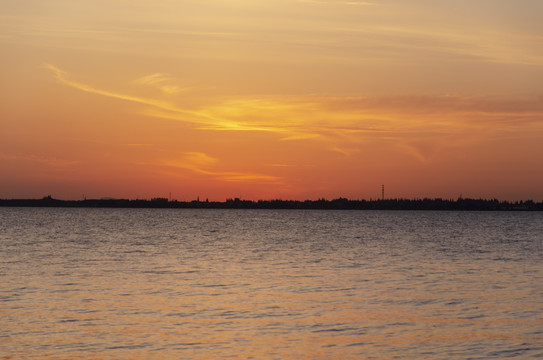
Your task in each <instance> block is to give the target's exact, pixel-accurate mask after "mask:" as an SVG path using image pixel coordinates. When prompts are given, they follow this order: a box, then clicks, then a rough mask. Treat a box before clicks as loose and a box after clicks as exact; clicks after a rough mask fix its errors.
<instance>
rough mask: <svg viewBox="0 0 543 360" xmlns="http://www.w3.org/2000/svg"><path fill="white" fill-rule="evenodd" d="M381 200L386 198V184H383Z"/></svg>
mask: <svg viewBox="0 0 543 360" xmlns="http://www.w3.org/2000/svg"><path fill="white" fill-rule="evenodd" d="M381 200H385V184H383V185H381Z"/></svg>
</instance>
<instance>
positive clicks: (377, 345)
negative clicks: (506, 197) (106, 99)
mask: <svg viewBox="0 0 543 360" xmlns="http://www.w3.org/2000/svg"><path fill="white" fill-rule="evenodd" d="M0 281H1V283H0V359H251V358H252V359H496V358H504V357H517V358H522V359H529V358H543V214H542V213H508V212H500V213H494V212H492V213H479V212H414V211H413V212H387V211H383V212H365V211H291V210H278V211H271V210H267V211H266V210H264V211H258V210H255V211H253V210H243V211H236V210H180V209H55V208H53V209H34V208H0Z"/></svg>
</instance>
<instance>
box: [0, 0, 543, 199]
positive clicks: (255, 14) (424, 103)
mask: <svg viewBox="0 0 543 360" xmlns="http://www.w3.org/2000/svg"><path fill="white" fill-rule="evenodd" d="M0 14H1V15H0V19H1V21H0V49H1V53H2V58H1V59H0V64H1V78H2V81H1V85H0V94H1V97H0V198H34V197H42V196H45V195H49V194H51V195H52V196H53V197H55V198H60V199H82V198H83V197H87V198H101V197H115V198H152V197H168V196H170V194H171V196H172V197H173V198H175V199H178V200H192V199H196V198H197V197H200V199H204V198H209V200H219V201H222V200H224V199H226V198H234V197H239V198H244V199H252V200H257V199H274V198H282V199H301V200H303V199H316V198H320V197H325V198H337V197H340V196H341V197H348V198H351V199H362V198H366V199H369V198H372V197H373V198H377V197H379V196H380V192H381V185H382V184H385V185H386V189H387V190H386V191H387V197H392V198H396V197H403V198H420V197H444V198H457V197H458V196H464V197H476V198H479V197H482V198H498V199H503V200H522V199H533V200H537V201H541V200H543V186H542V185H541V184H543V166H542V159H543V22H541V14H543V2H541V1H539V0H525V1H522V2H518V1H512V0H481V1H467V0H459V1H454V2H436V1H430V0H415V1H399V0H389V1H386V0H381V1H380V0H372V1H340V0H259V1H246V0H243V1H242V0H235V1H225V0H182V1H173V0H158V1H144V0H134V1H126V0H95V1H85V0H77V1H74V0H51V1H41V0H19V1H3V2H0Z"/></svg>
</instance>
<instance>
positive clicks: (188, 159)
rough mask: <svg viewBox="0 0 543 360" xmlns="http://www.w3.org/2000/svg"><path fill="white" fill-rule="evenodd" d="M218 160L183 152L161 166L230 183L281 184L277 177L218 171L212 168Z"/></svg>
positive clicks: (161, 163) (205, 155)
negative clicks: (178, 156) (188, 171)
mask: <svg viewBox="0 0 543 360" xmlns="http://www.w3.org/2000/svg"><path fill="white" fill-rule="evenodd" d="M217 163H218V159H217V158H214V157H211V156H209V155H207V154H205V153H201V152H185V153H183V154H181V157H180V158H177V159H168V160H161V161H160V162H159V164H160V165H162V166H167V167H173V168H179V169H186V170H190V171H193V172H196V173H199V174H203V175H208V176H210V177H213V178H215V179H217V180H222V181H232V182H259V183H274V184H277V183H282V181H283V179H282V178H281V177H278V176H273V175H268V174H260V173H255V172H241V171H220V170H215V169H214V166H215V165H216V164H217Z"/></svg>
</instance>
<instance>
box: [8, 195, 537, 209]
mask: <svg viewBox="0 0 543 360" xmlns="http://www.w3.org/2000/svg"><path fill="white" fill-rule="evenodd" d="M0 207H71V208H163V209H167V208H174V209H299V210H312V209H315V210H452V211H543V202H539V203H538V202H534V201H532V200H526V201H516V202H509V201H499V200H496V199H492V200H486V199H464V198H458V199H457V200H447V199H441V198H434V199H380V200H373V199H372V200H349V199H345V198H338V199H334V200H326V199H319V200H305V201H299V200H258V201H252V200H241V199H238V198H236V199H227V200H226V201H224V202H221V201H207V200H206V201H199V200H193V201H177V200H173V201H170V200H168V199H166V198H154V199H151V200H129V199H85V200H58V199H54V198H52V197H51V196H46V197H44V198H42V199H0Z"/></svg>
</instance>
